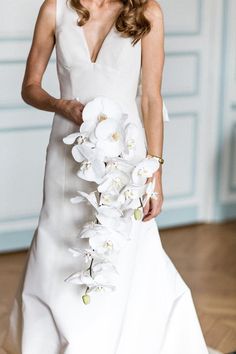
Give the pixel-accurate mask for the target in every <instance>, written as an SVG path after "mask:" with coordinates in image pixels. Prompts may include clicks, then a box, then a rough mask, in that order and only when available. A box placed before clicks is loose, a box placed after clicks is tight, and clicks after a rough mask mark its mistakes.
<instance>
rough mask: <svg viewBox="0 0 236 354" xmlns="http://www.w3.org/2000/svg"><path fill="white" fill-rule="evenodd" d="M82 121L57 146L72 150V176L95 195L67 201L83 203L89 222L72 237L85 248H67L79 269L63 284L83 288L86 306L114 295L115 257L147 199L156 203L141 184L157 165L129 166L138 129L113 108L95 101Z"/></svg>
mask: <svg viewBox="0 0 236 354" xmlns="http://www.w3.org/2000/svg"><path fill="white" fill-rule="evenodd" d="M82 119H83V123H82V124H81V126H80V128H79V131H78V132H75V133H72V134H69V135H68V136H66V137H64V138H63V142H64V143H65V144H69V145H73V147H72V150H71V152H72V156H73V158H74V160H75V161H76V162H77V163H78V164H79V168H78V172H77V176H78V177H79V178H82V179H83V180H86V181H91V182H95V183H96V190H95V191H93V192H91V193H86V192H85V191H77V193H78V195H77V196H75V197H73V198H70V201H71V202H72V203H82V202H87V203H89V205H91V206H92V208H93V210H94V214H93V215H94V220H93V221H92V222H87V223H85V224H84V225H83V226H82V228H81V229H80V232H79V235H78V237H80V238H82V239H86V240H87V247H86V248H84V249H81V248H76V247H73V248H72V247H70V248H69V251H70V252H71V253H72V255H73V256H74V257H82V258H83V267H82V269H80V270H79V271H76V272H75V273H72V274H71V275H69V276H68V277H67V278H66V279H65V281H66V282H72V283H75V284H79V285H81V286H83V287H85V293H84V294H83V296H82V300H83V302H84V304H88V303H89V302H90V295H89V294H90V293H91V292H93V291H99V290H110V291H113V290H115V288H116V287H115V277H116V275H117V274H119V273H118V270H117V267H116V265H115V263H116V260H117V257H118V254H119V252H120V251H121V249H122V248H123V247H124V246H125V244H126V242H128V241H129V240H131V238H132V237H131V235H132V232H131V231H132V225H133V223H134V222H137V221H140V220H142V218H143V207H144V206H145V204H146V202H147V201H148V199H149V198H155V199H156V198H157V193H156V192H155V190H154V187H155V180H153V181H152V182H150V183H147V178H149V177H151V176H152V175H153V173H154V172H155V171H156V170H157V169H158V168H159V166H160V164H159V162H158V161H157V160H156V159H154V158H150V157H149V158H148V157H146V158H144V159H142V160H141V161H139V162H137V161H136V162H135V163H134V162H132V160H133V158H134V156H135V150H136V145H137V143H138V142H137V139H138V128H137V126H136V125H135V124H133V123H132V122H130V121H129V117H128V114H127V113H124V112H123V111H122V108H121V106H120V105H119V104H118V102H115V101H114V100H112V99H110V98H107V97H104V96H99V97H96V98H95V99H93V100H91V101H89V102H88V103H87V104H86V105H85V106H84V109H83V111H82Z"/></svg>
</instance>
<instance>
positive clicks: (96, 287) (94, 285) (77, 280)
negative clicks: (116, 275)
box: [65, 271, 115, 292]
mask: <svg viewBox="0 0 236 354" xmlns="http://www.w3.org/2000/svg"><path fill="white" fill-rule="evenodd" d="M65 282H68V283H73V284H78V285H85V286H86V287H88V291H87V292H92V291H104V290H109V291H113V290H115V286H114V285H113V284H111V283H110V282H109V281H108V280H107V279H106V278H105V277H104V276H101V275H98V276H96V275H95V277H94V278H93V277H91V275H90V274H89V272H88V271H81V272H75V273H72V274H71V275H69V276H68V277H67V278H66V279H65Z"/></svg>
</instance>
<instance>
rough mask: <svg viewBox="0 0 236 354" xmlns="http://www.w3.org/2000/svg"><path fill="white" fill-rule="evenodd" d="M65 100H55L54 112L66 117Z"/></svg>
mask: <svg viewBox="0 0 236 354" xmlns="http://www.w3.org/2000/svg"><path fill="white" fill-rule="evenodd" d="M64 101H65V100H64V99H62V98H55V99H54V102H53V105H54V111H55V113H58V114H60V115H64Z"/></svg>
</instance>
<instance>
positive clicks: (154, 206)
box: [143, 165, 164, 221]
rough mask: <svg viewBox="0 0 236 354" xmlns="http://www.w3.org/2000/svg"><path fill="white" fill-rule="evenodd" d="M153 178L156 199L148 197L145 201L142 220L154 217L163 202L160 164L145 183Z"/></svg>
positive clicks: (158, 212)
mask: <svg viewBox="0 0 236 354" xmlns="http://www.w3.org/2000/svg"><path fill="white" fill-rule="evenodd" d="M154 178H155V180H156V187H155V192H157V199H154V198H149V200H148V201H147V203H146V205H145V207H144V209H143V213H144V217H143V221H149V220H151V219H152V218H155V217H156V216H157V215H158V214H160V212H161V208H162V204H163V199H164V198H163V191H162V166H161V165H160V168H159V169H158V170H157V171H156V172H155V173H154V174H153V176H152V177H151V178H148V180H147V183H148V182H151V181H152V180H153V179H154Z"/></svg>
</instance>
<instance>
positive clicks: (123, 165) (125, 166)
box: [106, 157, 134, 176]
mask: <svg viewBox="0 0 236 354" xmlns="http://www.w3.org/2000/svg"><path fill="white" fill-rule="evenodd" d="M133 168H134V165H133V164H132V163H131V161H126V160H124V159H123V158H121V157H114V158H110V159H108V160H106V173H112V172H116V171H117V170H118V171H121V172H123V173H125V174H126V175H129V176H130V173H131V171H132V170H133Z"/></svg>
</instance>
